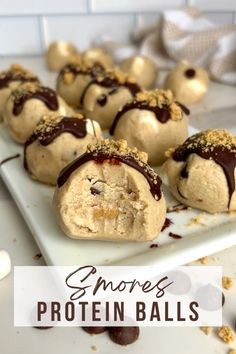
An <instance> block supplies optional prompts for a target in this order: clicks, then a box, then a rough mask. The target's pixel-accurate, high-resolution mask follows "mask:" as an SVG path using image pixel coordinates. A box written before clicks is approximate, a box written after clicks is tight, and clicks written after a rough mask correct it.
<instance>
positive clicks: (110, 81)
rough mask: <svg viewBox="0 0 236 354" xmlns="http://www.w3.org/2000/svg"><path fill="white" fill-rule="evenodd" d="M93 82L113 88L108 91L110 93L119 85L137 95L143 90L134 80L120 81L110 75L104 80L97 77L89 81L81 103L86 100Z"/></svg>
mask: <svg viewBox="0 0 236 354" xmlns="http://www.w3.org/2000/svg"><path fill="white" fill-rule="evenodd" d="M93 84H97V85H99V86H102V87H106V88H112V90H111V91H110V92H109V93H108V94H110V95H112V94H114V93H115V92H116V91H117V89H118V88H119V87H125V88H127V89H128V90H129V91H130V93H131V95H132V96H135V95H136V94H137V93H138V92H140V91H141V88H140V86H139V85H138V84H136V83H133V82H128V81H127V82H124V83H123V84H122V83H120V82H119V81H118V80H117V79H115V78H111V77H109V76H107V77H104V78H103V80H101V81H98V80H97V78H96V77H95V78H94V79H93V80H91V81H90V82H89V84H88V85H87V86H86V87H85V89H84V92H83V94H82V96H81V99H80V103H81V105H82V104H83V102H84V97H85V95H86V92H87V91H88V89H89V87H90V86H91V85H93Z"/></svg>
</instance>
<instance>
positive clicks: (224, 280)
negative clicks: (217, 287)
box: [222, 276, 234, 290]
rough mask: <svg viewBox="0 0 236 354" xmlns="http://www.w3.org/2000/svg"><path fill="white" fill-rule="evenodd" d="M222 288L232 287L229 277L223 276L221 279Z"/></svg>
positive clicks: (232, 283)
mask: <svg viewBox="0 0 236 354" xmlns="http://www.w3.org/2000/svg"><path fill="white" fill-rule="evenodd" d="M222 286H223V288H224V289H227V290H229V289H231V288H232V287H233V286H234V281H233V279H232V278H230V277H226V276H223V277H222Z"/></svg>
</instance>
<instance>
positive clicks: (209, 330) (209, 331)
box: [200, 326, 212, 336]
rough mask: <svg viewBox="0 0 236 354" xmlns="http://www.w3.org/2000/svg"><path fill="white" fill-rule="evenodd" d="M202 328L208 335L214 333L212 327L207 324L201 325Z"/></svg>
mask: <svg viewBox="0 0 236 354" xmlns="http://www.w3.org/2000/svg"><path fill="white" fill-rule="evenodd" d="M200 330H201V331H202V332H203V333H205V334H206V335H207V336H209V335H210V334H211V333H212V327H209V326H205V327H200Z"/></svg>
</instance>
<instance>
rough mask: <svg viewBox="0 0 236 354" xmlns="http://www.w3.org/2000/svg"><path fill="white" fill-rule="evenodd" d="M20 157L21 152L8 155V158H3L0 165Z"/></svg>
mask: <svg viewBox="0 0 236 354" xmlns="http://www.w3.org/2000/svg"><path fill="white" fill-rule="evenodd" d="M18 157H20V154H15V155H13V156H10V157H7V158H6V159H4V160H2V161H1V162H0V166H2V165H4V163H6V162H8V161H11V160H14V159H17V158H18Z"/></svg>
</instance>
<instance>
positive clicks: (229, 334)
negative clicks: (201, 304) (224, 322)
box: [217, 326, 235, 344]
mask: <svg viewBox="0 0 236 354" xmlns="http://www.w3.org/2000/svg"><path fill="white" fill-rule="evenodd" d="M217 334H218V337H219V338H220V339H221V340H222V341H223V342H225V343H227V344H228V343H231V342H233V341H234V338H235V335H234V332H233V330H232V328H230V327H229V326H222V327H220V328H219V329H218V332H217Z"/></svg>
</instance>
